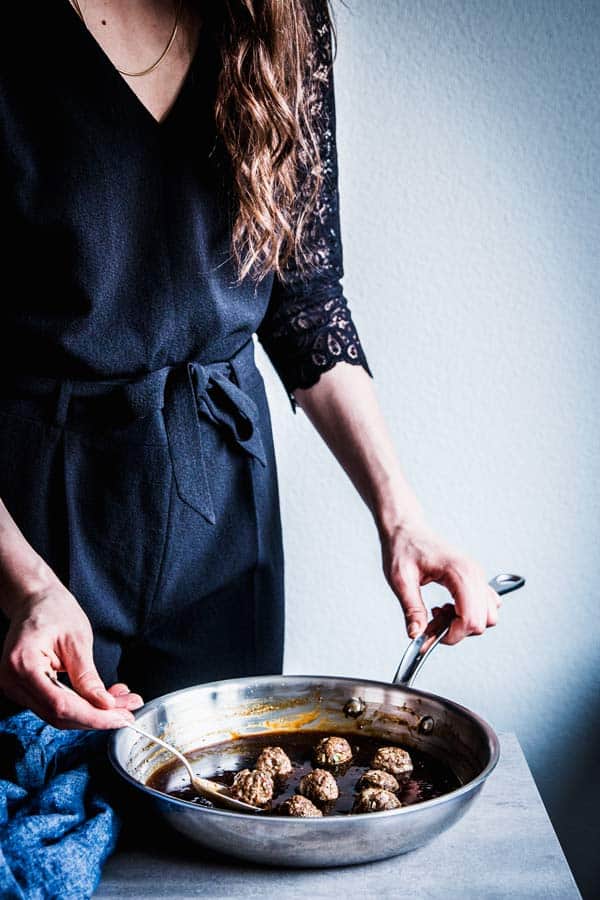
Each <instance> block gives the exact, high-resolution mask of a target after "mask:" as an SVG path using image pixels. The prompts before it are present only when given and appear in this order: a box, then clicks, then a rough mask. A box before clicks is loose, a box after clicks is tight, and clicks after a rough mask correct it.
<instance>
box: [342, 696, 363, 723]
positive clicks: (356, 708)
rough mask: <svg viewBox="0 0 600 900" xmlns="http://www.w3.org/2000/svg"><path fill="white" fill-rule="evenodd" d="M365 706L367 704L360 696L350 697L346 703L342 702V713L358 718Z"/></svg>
mask: <svg viewBox="0 0 600 900" xmlns="http://www.w3.org/2000/svg"><path fill="white" fill-rule="evenodd" d="M366 708H367V704H366V703H365V701H364V700H363V698H362V697H350V699H349V700H348V701H347V703H345V704H344V715H345V716H346V717H348V716H349V717H350V718H351V719H358V717H359V716H362V714H363V713H364V711H365V709H366Z"/></svg>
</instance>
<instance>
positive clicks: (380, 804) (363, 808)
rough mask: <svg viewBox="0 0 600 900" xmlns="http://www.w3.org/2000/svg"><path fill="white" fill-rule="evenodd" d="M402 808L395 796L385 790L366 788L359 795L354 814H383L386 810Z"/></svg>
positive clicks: (353, 810)
mask: <svg viewBox="0 0 600 900" xmlns="http://www.w3.org/2000/svg"><path fill="white" fill-rule="evenodd" d="M401 806H402V804H401V803H400V801H399V800H398V798H397V797H396V795H395V794H392V792H391V791H386V790H384V789H383V788H377V787H370V788H365V789H364V790H362V791H361V792H360V794H359V795H358V797H357V799H356V802H355V804H354V807H353V809H352V812H355V813H371V812H382V810H384V809H399V808H400V807H401Z"/></svg>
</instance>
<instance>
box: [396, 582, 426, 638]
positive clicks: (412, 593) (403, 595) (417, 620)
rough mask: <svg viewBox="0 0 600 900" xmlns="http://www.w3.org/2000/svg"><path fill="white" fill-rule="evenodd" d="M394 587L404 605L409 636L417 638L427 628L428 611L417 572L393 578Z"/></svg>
mask: <svg viewBox="0 0 600 900" xmlns="http://www.w3.org/2000/svg"><path fill="white" fill-rule="evenodd" d="M392 585H393V588H394V591H395V593H396V596H397V597H398V599H399V600H400V603H401V605H402V610H403V612H404V618H405V620H406V631H407V633H408V636H409V637H410V638H416V637H417V636H418V635H419V634H421V633H422V632H423V631H424V630H425V628H426V626H427V610H426V609H425V604H424V603H423V598H422V596H421V586H420V584H419V579H418V573H417V570H416V569H414V570H413V571H411V570H404V571H403V572H400V573H399V574H398V575H397V576H396V577H395V578H393V580H392Z"/></svg>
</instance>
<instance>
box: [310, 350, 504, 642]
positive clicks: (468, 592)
mask: <svg viewBox="0 0 600 900" xmlns="http://www.w3.org/2000/svg"><path fill="white" fill-rule="evenodd" d="M295 396H296V400H297V401H298V404H299V405H300V406H301V408H302V409H303V410H304V411H305V413H306V414H307V416H308V417H309V419H310V420H311V422H312V423H313V424H314V426H315V428H316V429H317V431H318V432H319V433H320V434H321V436H322V437H323V439H324V440H325V441H326V443H327V444H328V445H329V447H330V448H331V450H332V451H333V453H334V454H335V456H336V457H337V459H338V460H339V462H340V463H341V465H342V466H343V467H344V469H345V470H346V472H347V473H348V475H349V476H350V478H351V479H352V481H353V483H354V485H355V486H356V488H357V490H358V491H359V493H360V495H361V496H362V497H363V499H364V501H365V503H366V504H367V506H368V507H369V509H370V510H371V512H372V513H373V517H374V519H375V522H376V523H377V527H378V530H379V536H380V539H381V548H382V558H383V568H384V572H385V575H386V577H387V579H388V581H389V583H390V586H391V587H392V589H393V590H394V592H395V593H396V595H397V597H398V599H399V600H400V602H401V604H402V607H403V610H404V615H405V618H406V625H407V630H408V633H409V635H410V636H411V637H415V636H416V635H417V634H419V633H421V632H422V631H423V629H424V628H425V626H426V623H427V610H426V608H425V605H424V603H423V598H422V596H421V590H420V588H421V585H424V584H429V583H430V582H432V581H437V582H439V583H440V584H442V585H444V587H446V588H447V589H448V590H449V591H450V593H451V594H452V597H453V599H454V609H455V612H456V618H455V619H454V621H453V622H452V625H451V626H450V630H449V631H448V634H447V635H446V637H445V638H444V642H445V643H448V644H454V643H456V642H457V641H460V640H461V639H462V638H463V637H466V636H467V635H469V634H481V633H482V632H483V631H484V630H485V628H486V626H490V625H495V624H496V621H497V618H498V602H499V601H498V596H497V594H496V593H495V592H494V591H493V590H492V588H491V587H490V586H489V585H488V584H487V580H486V578H485V574H484V572H483V570H482V569H481V567H480V566H479V565H478V564H477V563H476V562H475V561H474V560H472V559H470V558H469V557H468V556H465V555H464V554H462V553H460V552H459V551H457V550H455V549H454V548H453V547H451V546H450V545H448V544H447V543H446V542H445V541H443V540H441V539H440V538H439V537H437V535H435V534H434V533H433V532H432V531H431V529H429V528H428V526H427V524H426V522H425V518H424V515H423V511H422V509H421V506H420V504H419V501H418V500H417V498H416V496H415V494H414V492H413V491H412V489H411V487H410V486H409V484H408V482H407V481H406V478H405V477H404V475H403V474H402V470H401V468H400V463H399V460H398V458H397V456H396V453H395V450H394V447H393V445H392V440H391V437H390V434H389V431H388V429H387V426H386V424H385V421H384V419H383V414H382V412H381V409H380V406H379V403H378V401H377V397H376V395H375V389H374V386H373V382H372V380H371V378H370V377H369V375H368V374H367V373H366V372H365V371H364V369H362V367H359V366H353V365H350V364H348V363H343V362H340V363H339V364H338V365H336V366H334V367H333V369H330V370H329V371H328V372H325V373H324V374H323V375H321V377H320V379H319V381H318V382H317V383H316V384H314V385H313V386H312V387H310V388H307V389H305V390H301V389H298V390H296V391H295ZM435 613H436V610H435V609H434V614H435Z"/></svg>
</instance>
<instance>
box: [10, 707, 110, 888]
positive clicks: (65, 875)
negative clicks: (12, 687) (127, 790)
mask: <svg viewBox="0 0 600 900" xmlns="http://www.w3.org/2000/svg"><path fill="white" fill-rule="evenodd" d="M105 744H106V735H105V734H104V733H102V732H90V731H62V730H60V729H57V728H53V727H52V726H51V725H48V724H47V723H46V722H44V721H42V719H39V718H38V717H37V716H36V715H34V713H32V712H30V711H29V710H27V711H25V712H20V713H17V714H16V715H13V716H10V717H9V718H7V719H4V720H0V897H1V898H2V900H24V898H25V900H47V898H57V900H58V898H60V900H76V898H77V900H80V898H87V897H91V896H92V894H93V892H94V890H95V888H96V887H97V885H98V882H99V880H100V873H101V868H102V864H103V863H104V861H105V860H106V859H107V857H108V856H109V855H110V853H111V852H112V851H113V849H114V847H115V844H116V840H117V836H118V832H119V827H120V816H119V815H118V814H117V812H116V811H115V809H114V808H113V806H112V804H111V803H110V802H109V799H108V797H109V794H110V792H109V790H108V789H107V787H106V785H105V784H104V774H103V772H104V769H103V767H104V759H105V756H104V750H105Z"/></svg>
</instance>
